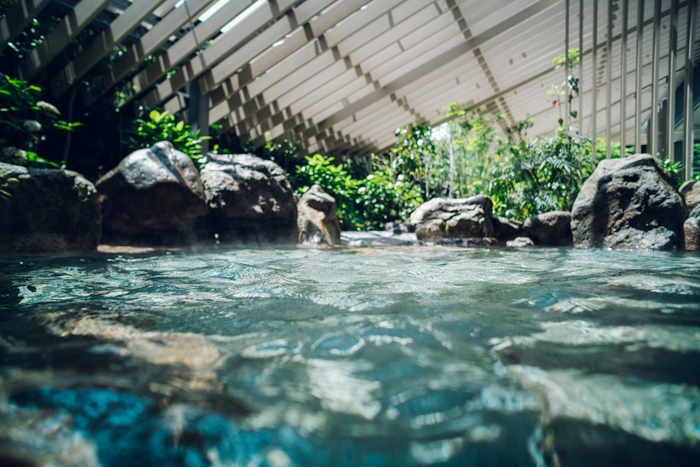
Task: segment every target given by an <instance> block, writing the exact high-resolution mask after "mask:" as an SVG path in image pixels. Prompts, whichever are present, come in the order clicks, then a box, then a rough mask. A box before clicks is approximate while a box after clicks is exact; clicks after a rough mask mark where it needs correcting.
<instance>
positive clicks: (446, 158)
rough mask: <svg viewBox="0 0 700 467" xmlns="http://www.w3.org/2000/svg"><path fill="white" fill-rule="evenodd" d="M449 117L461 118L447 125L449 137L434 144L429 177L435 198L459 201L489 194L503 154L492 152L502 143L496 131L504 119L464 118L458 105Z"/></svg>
mask: <svg viewBox="0 0 700 467" xmlns="http://www.w3.org/2000/svg"><path fill="white" fill-rule="evenodd" d="M447 113H448V115H457V116H460V117H461V118H458V119H455V120H452V121H450V122H448V123H446V124H445V126H446V129H447V133H448V137H447V138H446V139H441V140H437V141H436V142H435V148H436V156H435V157H434V158H433V160H432V162H431V169H432V170H431V177H430V185H431V188H432V189H431V191H432V194H433V195H434V196H442V197H450V196H452V197H456V198H460V197H467V196H473V195H477V194H480V193H486V192H487V191H488V182H489V180H491V179H492V178H493V172H494V170H496V169H497V168H498V164H499V162H500V160H501V159H502V158H501V155H500V153H498V152H495V151H493V149H495V148H496V147H498V145H499V144H501V141H502V138H501V137H500V136H498V134H497V133H496V130H495V127H494V126H495V124H497V123H500V122H501V121H502V116H500V115H498V116H494V117H476V118H471V119H469V118H465V117H464V113H463V112H460V111H459V109H458V107H457V106H456V104H451V105H450V107H449V108H448V110H447ZM451 156H452V157H453V159H454V167H453V170H452V171H450V167H451V166H450V157H451Z"/></svg>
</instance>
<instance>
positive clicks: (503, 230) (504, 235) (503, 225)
mask: <svg viewBox="0 0 700 467" xmlns="http://www.w3.org/2000/svg"><path fill="white" fill-rule="evenodd" d="M491 223H492V224H493V236H494V237H496V238H497V239H498V240H500V241H507V240H512V239H514V238H516V237H517V236H518V235H520V234H521V233H522V232H523V223H522V222H518V221H514V220H511V219H506V218H505V217H500V216H499V217H494V218H492V219H491Z"/></svg>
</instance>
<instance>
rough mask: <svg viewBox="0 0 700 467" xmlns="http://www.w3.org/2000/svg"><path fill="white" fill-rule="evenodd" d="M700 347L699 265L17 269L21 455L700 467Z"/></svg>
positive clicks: (469, 260) (205, 260)
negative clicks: (681, 466)
mask: <svg viewBox="0 0 700 467" xmlns="http://www.w3.org/2000/svg"><path fill="white" fill-rule="evenodd" d="M699 356H700V256H697V255H687V254H671V253H654V252H621V251H616V252H612V251H595V250H571V249H532V250H518V251H513V250H505V249H500V250H477V251H470V250H465V249H459V248H438V247H436V248H431V247H396V248H376V249H341V250H307V249H280V250H254V249H239V250H208V251H200V252H173V253H153V254H145V255H95V256H84V257H62V258H50V259H46V258H19V259H18V258H13V259H4V260H0V464H2V465H32V462H33V463H34V464H35V465H55V466H60V465H71V466H72V465H75V466H78V465H80V466H83V465H87V466H90V465H102V466H126V465H154V466H159V467H162V466H168V465H188V466H200V465H201V466H205V465H214V466H270V467H291V466H299V467H302V466H368V467H369V466H414V465H415V466H420V465H441V466H442V465H444V466H448V465H449V466H469V465H492V466H507V465H517V466H521V465H522V466H543V465H549V466H556V465H562V466H579V465H580V466H584V465H585V466H589V465H597V466H619V465H697V459H698V458H700V457H699V456H700V390H699V389H698V387H699V386H700V359H699V358H698V357H699ZM21 462H25V463H24V464H23V463H21Z"/></svg>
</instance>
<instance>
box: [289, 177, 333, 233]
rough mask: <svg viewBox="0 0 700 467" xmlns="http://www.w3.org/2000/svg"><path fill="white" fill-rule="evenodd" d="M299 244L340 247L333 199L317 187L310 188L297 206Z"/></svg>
mask: <svg viewBox="0 0 700 467" xmlns="http://www.w3.org/2000/svg"><path fill="white" fill-rule="evenodd" d="M297 210H298V215H297V225H298V227H299V243H302V244H307V245H320V244H323V243H325V244H326V245H340V223H339V222H338V213H337V207H336V204H335V198H333V197H332V196H331V195H329V194H328V193H326V192H325V191H323V188H321V187H320V186H318V185H314V186H312V187H311V188H310V189H309V190H308V191H307V192H306V193H304V196H302V197H301V199H300V200H299V204H298V205H297Z"/></svg>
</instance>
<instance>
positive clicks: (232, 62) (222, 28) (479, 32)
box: [0, 0, 698, 155]
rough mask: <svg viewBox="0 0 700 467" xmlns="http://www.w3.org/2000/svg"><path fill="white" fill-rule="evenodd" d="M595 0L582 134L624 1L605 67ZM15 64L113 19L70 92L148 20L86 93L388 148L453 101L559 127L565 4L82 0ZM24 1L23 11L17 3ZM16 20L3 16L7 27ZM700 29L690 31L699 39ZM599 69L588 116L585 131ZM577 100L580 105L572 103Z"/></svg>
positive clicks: (370, 148)
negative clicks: (196, 109)
mask: <svg viewBox="0 0 700 467" xmlns="http://www.w3.org/2000/svg"><path fill="white" fill-rule="evenodd" d="M594 1H595V0H583V2H584V15H583V17H584V28H583V39H584V44H583V51H584V53H583V65H582V66H581V67H579V68H578V69H577V70H576V71H575V74H576V75H577V76H578V77H580V78H581V79H582V88H581V99H582V103H583V129H582V131H583V134H585V135H587V136H591V135H593V134H595V135H599V136H604V134H605V129H606V121H605V117H606V112H607V109H606V103H607V102H606V93H605V84H606V73H607V71H608V70H607V68H608V67H610V71H611V74H612V80H611V83H610V84H611V86H612V88H611V96H612V99H611V106H610V107H611V109H610V113H611V122H610V124H611V127H612V128H611V130H612V131H611V135H612V136H613V137H614V136H615V135H619V134H620V129H621V128H622V126H621V125H620V117H621V99H620V87H621V86H620V83H621V79H620V78H621V77H620V74H621V60H620V52H621V48H620V38H621V35H622V21H621V14H620V13H621V8H622V0H614V1H613V2H612V5H613V10H612V11H613V40H614V41H613V48H612V57H609V54H608V53H607V50H606V31H607V18H608V3H609V2H608V1H607V0H598V8H599V19H598V31H597V37H598V49H597V55H598V62H597V63H596V64H595V65H594V64H593V63H592V61H591V58H592V54H591V47H592V37H593V28H592V19H591V18H592V14H593V3H594ZM687 2H688V0H686V1H685V2H680V14H679V21H678V40H677V56H678V60H677V62H676V65H677V66H676V70H675V71H676V73H677V74H678V76H679V80H681V79H682V71H683V68H684V66H685V60H684V59H683V57H684V53H685V49H684V47H685V37H686V27H687V26H686V25H687V20H688V15H687V10H688V8H687ZM48 3H50V2H48V1H46V0H21V1H20V5H19V7H18V9H17V10H16V11H11V12H10V13H9V14H8V16H7V17H6V18H3V19H0V34H2V38H3V44H4V43H5V42H6V41H7V40H10V39H11V36H12V35H13V34H15V35H16V34H17V33H18V32H21V28H23V27H26V25H27V23H28V20H29V19H30V18H31V16H32V15H35V14H36V13H37V12H38V11H40V10H41V9H42V8H44V7H45V6H46V5H47V4H48ZM73 3H74V6H73V10H72V11H71V12H69V13H68V14H67V15H66V18H65V19H64V21H62V22H61V23H60V24H59V25H57V26H56V29H55V30H54V31H52V32H51V33H49V36H47V37H48V38H49V39H50V40H47V41H46V42H45V43H44V44H42V45H41V46H40V47H37V50H35V51H34V52H33V53H32V54H31V56H30V57H27V58H26V59H25V60H24V62H23V63H22V64H21V66H20V70H19V73H20V74H21V75H22V76H23V77H25V78H30V79H31V78H32V77H33V76H35V75H36V74H37V73H38V71H40V70H41V69H43V68H44V67H45V66H46V65H47V64H48V63H49V62H50V61H51V60H52V59H53V57H55V56H56V55H57V53H58V52H59V51H60V49H61V48H62V47H64V46H65V43H67V40H69V39H70V38H72V37H75V36H76V35H77V34H78V33H79V32H80V30H82V28H84V27H85V26H86V25H87V24H89V22H90V21H92V20H93V19H94V18H95V17H96V15H97V14H99V13H100V11H101V10H103V9H105V8H109V9H110V11H111V12H112V13H116V14H117V16H116V17H115V19H114V20H112V22H111V23H110V24H109V26H108V27H107V28H106V29H105V30H104V31H103V33H102V34H101V35H99V36H98V37H97V38H96V40H95V41H94V43H93V44H90V45H89V46H88V47H86V48H85V49H84V50H83V52H82V53H81V54H79V55H78V56H77V57H76V58H75V59H74V60H73V61H72V62H71V63H66V64H65V65H64V66H63V69H62V71H61V72H60V73H59V74H58V75H57V76H55V77H54V78H53V79H52V82H51V88H52V90H53V92H54V94H55V95H56V96H60V95H62V94H63V93H65V91H66V90H68V89H69V88H70V87H71V86H74V85H75V83H78V82H80V79H81V78H82V77H83V76H84V75H86V74H87V73H89V72H90V70H91V68H92V67H93V66H94V65H95V64H96V63H98V62H99V61H100V59H102V58H103V57H105V56H106V55H107V54H109V53H110V52H111V51H113V50H114V49H115V48H117V47H119V46H120V44H121V43H122V41H124V39H125V38H126V37H127V36H128V35H129V34H130V33H131V32H132V31H133V30H134V29H135V28H136V27H137V26H138V25H139V24H145V25H146V26H147V29H148V31H147V32H146V33H145V34H143V35H142V36H141V37H139V38H138V39H136V40H132V41H130V46H129V47H128V49H127V51H126V53H124V54H123V55H122V56H121V57H119V58H118V59H117V60H115V62H114V63H113V65H112V67H111V69H110V70H109V72H106V73H105V74H104V75H102V76H101V77H100V80H99V81H100V82H101V86H97V87H93V88H92V89H91V90H90V92H87V91H85V92H84V93H83V94H84V98H85V101H86V102H87V103H88V104H89V103H91V102H94V101H95V99H97V98H98V97H99V96H100V95H102V94H104V93H105V92H108V91H109V90H111V89H113V88H114V87H115V86H117V85H119V86H120V89H121V90H122V93H123V95H124V97H123V100H122V102H121V103H120V105H122V106H123V105H146V106H149V107H158V106H163V107H165V108H166V109H168V110H170V111H171V112H174V113H175V112H180V111H183V110H185V107H186V105H187V100H186V99H184V98H183V96H184V94H186V93H187V92H188V91H189V89H190V87H189V86H188V85H190V84H192V83H196V84H197V85H198V86H197V87H194V88H195V89H196V88H198V89H199V90H200V92H202V93H206V94H204V95H205V96H206V97H207V98H208V103H209V123H210V124H212V123H222V124H223V127H224V128H225V129H226V130H231V131H235V132H237V133H238V134H239V136H244V135H250V136H251V137H252V138H253V139H254V142H255V144H256V145H257V146H260V145H262V144H264V143H265V140H266V139H269V138H276V137H287V138H291V139H293V140H295V141H297V142H299V143H301V145H302V147H304V148H305V149H306V150H307V151H308V152H315V151H318V152H324V153H329V154H334V155H345V154H360V155H363V154H368V153H370V152H378V151H381V150H383V149H386V148H387V147H389V146H391V145H392V144H393V142H394V130H395V129H396V128H397V127H400V126H403V125H407V124H410V123H418V122H428V123H430V124H432V125H435V124H438V123H441V122H443V121H444V120H445V116H444V109H445V106H446V105H447V104H449V103H450V102H453V101H457V102H459V103H460V104H461V105H462V106H463V107H465V108H467V109H469V110H470V111H473V112H478V113H499V114H503V115H505V117H506V119H505V124H508V125H511V124H515V123H517V122H519V121H521V120H523V119H526V118H534V121H535V126H534V128H533V129H532V130H531V131H530V134H531V135H534V134H542V133H548V132H551V131H553V129H554V128H556V126H557V120H558V119H559V118H560V115H561V114H563V109H561V108H559V107H555V106H553V105H552V100H553V97H552V96H550V95H548V94H547V93H546V90H547V89H548V88H549V87H550V86H551V85H552V84H560V83H561V82H562V81H563V80H564V70H563V69H560V70H555V69H554V67H553V65H552V59H553V58H554V57H555V56H559V55H562V54H563V53H564V50H565V41H564V31H565V18H566V8H565V5H566V2H565V0H489V1H488V2H485V1H482V0H257V1H256V0H187V1H183V0H119V1H116V0H113V1H111V2H110V1H105V0H80V1H77V2H73ZM639 4H640V1H638V0H629V15H628V18H629V20H628V31H627V49H628V53H627V66H626V68H627V70H626V76H625V80H626V83H627V84H626V88H627V98H626V99H624V102H625V108H626V122H625V125H624V129H625V134H626V140H627V141H628V142H632V141H633V140H634V130H635V128H636V127H637V126H638V124H639V123H638V122H635V119H634V117H635V112H634V110H635V98H636V96H637V90H636V89H635V85H636V74H637V69H636V54H637V51H636V49H637V45H636V30H637V26H638V25H637V11H638V10H637V9H638V6H639ZM645 4H646V7H645V14H644V37H643V43H642V50H643V58H644V60H643V67H642V70H641V72H642V85H643V86H642V90H641V92H640V95H641V99H642V109H643V112H642V121H645V120H646V119H647V118H648V116H649V114H650V113H651V111H650V109H651V68H652V67H651V56H652V51H651V49H652V28H653V24H652V22H653V4H654V0H647V1H646V2H645ZM579 6H580V3H579V1H576V0H570V11H569V20H570V36H569V41H570V47H571V48H573V47H578V46H579V39H578V38H579V15H578V12H579ZM670 6H671V0H663V1H662V2H661V10H662V15H661V19H660V21H661V26H662V28H661V34H660V41H661V43H660V52H661V53H660V61H659V64H660V67H659V70H660V73H659V78H660V81H659V83H660V86H659V95H660V97H663V96H665V95H666V94H667V89H665V88H664V83H665V82H666V77H667V75H668V72H669V70H668V68H669V65H668V63H669V61H668V54H669V34H668V26H669V21H670V15H669V9H670ZM20 7H21V9H20ZM10 21H11V23H10ZM697 36H698V35H697V34H696V37H697ZM593 66H595V70H596V71H595V74H596V80H595V89H597V90H598V91H597V104H596V105H597V125H596V128H592V125H591V123H592V122H591V109H592V89H593V88H594V86H593V84H594V83H593V73H594V70H593ZM578 108H579V104H578V100H575V101H574V103H573V110H578Z"/></svg>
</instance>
